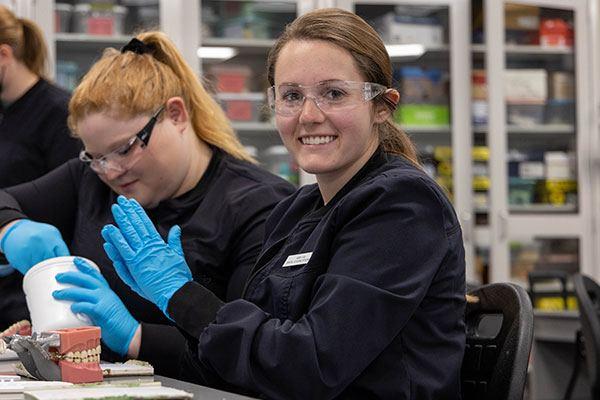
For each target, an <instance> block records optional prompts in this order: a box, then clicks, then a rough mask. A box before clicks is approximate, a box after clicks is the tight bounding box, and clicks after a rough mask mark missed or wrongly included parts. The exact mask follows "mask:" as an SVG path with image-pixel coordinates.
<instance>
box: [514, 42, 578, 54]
mask: <svg viewBox="0 0 600 400" xmlns="http://www.w3.org/2000/svg"><path fill="white" fill-rule="evenodd" d="M504 51H506V53H509V54H525V55H549V56H556V55H572V54H573V48H572V47H544V46H536V45H518V44H507V45H505V46H504Z"/></svg>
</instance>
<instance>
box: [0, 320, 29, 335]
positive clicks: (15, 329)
mask: <svg viewBox="0 0 600 400" xmlns="http://www.w3.org/2000/svg"><path fill="white" fill-rule="evenodd" d="M13 335H21V336H29V335H31V323H30V322H29V321H27V320H22V321H19V322H15V323H14V324H12V325H11V326H9V327H8V328H6V329H5V330H4V331H3V332H0V337H4V336H13Z"/></svg>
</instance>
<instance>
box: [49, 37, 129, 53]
mask: <svg viewBox="0 0 600 400" xmlns="http://www.w3.org/2000/svg"><path fill="white" fill-rule="evenodd" d="M54 38H55V41H56V47H57V49H60V52H63V51H70V52H90V51H91V52H98V51H101V50H103V49H104V48H106V47H115V48H120V47H122V46H123V45H124V44H126V43H127V42H129V41H130V40H131V38H132V36H129V35H127V36H126V35H87V34H84V33H57V34H55V36H54Z"/></svg>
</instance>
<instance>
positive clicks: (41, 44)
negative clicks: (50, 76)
mask: <svg viewBox="0 0 600 400" xmlns="http://www.w3.org/2000/svg"><path fill="white" fill-rule="evenodd" d="M0 44H7V45H9V46H10V47H11V48H12V49H13V52H14V55H15V58H16V59H17V60H19V61H21V62H22V63H23V64H25V66H27V68H28V69H29V70H30V71H31V72H33V73H34V74H36V75H38V76H41V77H45V76H46V61H47V58H48V49H47V47H46V42H45V41H44V35H43V33H42V31H41V29H40V28H39V27H38V26H37V25H36V24H35V23H34V22H33V21H31V20H28V19H24V18H17V17H16V16H15V14H13V12H12V11H10V10H9V9H8V8H7V7H5V6H1V5H0Z"/></svg>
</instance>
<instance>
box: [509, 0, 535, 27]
mask: <svg viewBox="0 0 600 400" xmlns="http://www.w3.org/2000/svg"><path fill="white" fill-rule="evenodd" d="M504 7H505V8H504V12H505V14H504V24H505V26H506V29H515V30H537V29H538V28H539V26H540V8H539V7H534V6H525V5H521V4H511V3H508V4H506V5H505V6H504Z"/></svg>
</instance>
